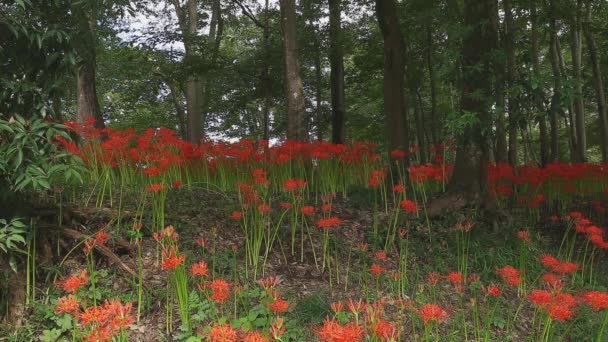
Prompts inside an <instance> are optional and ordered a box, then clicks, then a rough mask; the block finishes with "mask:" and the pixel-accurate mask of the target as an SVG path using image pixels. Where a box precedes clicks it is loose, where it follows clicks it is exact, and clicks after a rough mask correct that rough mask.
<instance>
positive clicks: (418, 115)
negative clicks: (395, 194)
mask: <svg viewBox="0 0 608 342" xmlns="http://www.w3.org/2000/svg"><path fill="white" fill-rule="evenodd" d="M412 100H413V101H412V103H413V104H414V118H415V120H416V121H415V122H416V134H417V136H418V147H419V151H418V154H419V155H420V164H426V163H427V162H428V159H427V152H428V147H427V143H426V138H425V136H424V132H425V129H424V113H423V111H422V96H420V92H419V91H418V89H415V90H413V93H412Z"/></svg>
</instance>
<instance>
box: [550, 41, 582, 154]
mask: <svg viewBox="0 0 608 342" xmlns="http://www.w3.org/2000/svg"><path fill="white" fill-rule="evenodd" d="M555 46H556V51H557V57H558V60H559V68H560V72H561V74H562V75H563V76H564V77H565V76H566V75H567V72H566V62H565V61H564V55H563V54H562V47H561V44H560V42H559V39H557V40H555ZM574 115H575V114H574V101H573V100H572V99H570V101H569V102H568V116H567V120H566V127H567V128H568V130H569V131H570V141H569V145H570V160H573V161H574V160H576V159H577V158H576V154H577V152H576V151H577V149H578V147H577V146H578V134H577V131H576V128H575V125H574V118H575V116H574Z"/></svg>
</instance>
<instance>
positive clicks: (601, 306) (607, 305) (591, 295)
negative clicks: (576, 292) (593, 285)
mask: <svg viewBox="0 0 608 342" xmlns="http://www.w3.org/2000/svg"><path fill="white" fill-rule="evenodd" d="M582 300H583V302H584V303H585V304H587V305H589V306H590V307H591V308H592V309H593V310H594V311H601V310H605V309H608V292H600V291H589V292H586V293H584V294H583V296H582Z"/></svg>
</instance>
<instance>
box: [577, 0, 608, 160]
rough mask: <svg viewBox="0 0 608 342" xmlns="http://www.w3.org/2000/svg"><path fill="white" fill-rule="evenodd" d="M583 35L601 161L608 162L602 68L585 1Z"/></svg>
mask: <svg viewBox="0 0 608 342" xmlns="http://www.w3.org/2000/svg"><path fill="white" fill-rule="evenodd" d="M583 34H584V35H585V40H586V42H587V48H588V50H589V58H590V62H591V71H592V75H593V86H594V88H595V96H596V97H597V113H598V117H599V119H600V137H601V139H602V140H601V142H600V146H601V150H602V161H603V162H604V163H606V162H608V112H607V110H608V109H607V106H606V94H605V92H604V80H603V77H602V68H601V66H600V57H599V53H598V49H597V45H596V44H595V37H594V36H593V32H592V29H591V1H589V0H587V10H586V18H585V20H584V21H583Z"/></svg>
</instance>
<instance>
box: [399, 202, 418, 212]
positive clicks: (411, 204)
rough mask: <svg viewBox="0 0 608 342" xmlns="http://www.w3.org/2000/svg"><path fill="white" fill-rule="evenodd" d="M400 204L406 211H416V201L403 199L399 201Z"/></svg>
mask: <svg viewBox="0 0 608 342" xmlns="http://www.w3.org/2000/svg"><path fill="white" fill-rule="evenodd" d="M400 205H401V208H402V209H403V210H405V212H406V213H410V214H415V213H416V212H418V207H417V206H416V203H414V202H412V201H410V200H403V201H401V203H400Z"/></svg>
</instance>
